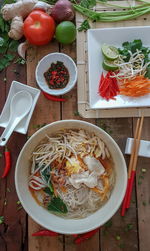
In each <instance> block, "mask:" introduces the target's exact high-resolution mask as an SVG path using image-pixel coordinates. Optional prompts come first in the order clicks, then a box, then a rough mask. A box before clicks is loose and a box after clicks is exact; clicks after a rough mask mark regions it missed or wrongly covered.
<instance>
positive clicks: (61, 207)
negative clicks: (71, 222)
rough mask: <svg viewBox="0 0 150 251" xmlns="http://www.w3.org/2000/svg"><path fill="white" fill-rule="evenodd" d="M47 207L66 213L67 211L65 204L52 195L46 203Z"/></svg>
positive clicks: (53, 210) (50, 209)
mask: <svg viewBox="0 0 150 251" xmlns="http://www.w3.org/2000/svg"><path fill="white" fill-rule="evenodd" d="M47 209H48V210H49V211H52V212H57V213H62V214H66V213H67V212H68V209H67V206H66V204H65V203H64V202H63V200H62V199H60V198H59V197H53V198H52V199H51V201H50V202H49V204H48V207H47Z"/></svg>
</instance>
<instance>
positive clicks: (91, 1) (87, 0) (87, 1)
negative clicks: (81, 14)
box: [80, 0, 96, 9]
mask: <svg viewBox="0 0 150 251" xmlns="http://www.w3.org/2000/svg"><path fill="white" fill-rule="evenodd" d="M80 5H81V6H82V7H84V8H88V9H89V8H93V7H94V6H95V5H96V0H81V1H80Z"/></svg>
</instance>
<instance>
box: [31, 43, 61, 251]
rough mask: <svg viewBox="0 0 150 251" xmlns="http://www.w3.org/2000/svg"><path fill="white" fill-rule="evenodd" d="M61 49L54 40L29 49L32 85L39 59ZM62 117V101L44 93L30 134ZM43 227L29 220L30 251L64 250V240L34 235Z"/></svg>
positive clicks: (34, 85)
mask: <svg viewBox="0 0 150 251" xmlns="http://www.w3.org/2000/svg"><path fill="white" fill-rule="evenodd" d="M55 51H59V47H58V44H57V43H56V42H52V43H51V44H49V45H46V46H42V47H38V48H36V47H33V48H30V50H29V51H28V57H27V83H28V85H30V86H32V87H37V85H36V81H35V68H36V65H37V63H38V61H39V60H40V59H41V58H42V57H43V56H45V55H46V54H48V53H51V52H55ZM59 119H60V103H59V102H53V101H50V100H47V99H46V98H45V97H44V96H43V95H42V94H41V95H40V98H39V100H38V104H37V105H36V108H35V111H34V114H33V116H32V120H31V123H30V127H29V135H32V134H33V133H34V132H35V131H36V130H37V129H38V128H39V127H41V126H42V125H43V124H48V123H51V122H53V121H55V120H59ZM39 229H42V228H41V227H40V226H39V225H38V224H36V223H35V222H34V221H33V220H32V219H31V218H29V220H28V238H29V243H28V249H29V251H35V250H38V251H46V250H48V249H50V250H51V251H62V250H63V240H62V237H59V239H61V240H62V241H61V242H60V241H58V238H57V237H52V238H51V237H32V233H34V232H36V231H38V230H39Z"/></svg>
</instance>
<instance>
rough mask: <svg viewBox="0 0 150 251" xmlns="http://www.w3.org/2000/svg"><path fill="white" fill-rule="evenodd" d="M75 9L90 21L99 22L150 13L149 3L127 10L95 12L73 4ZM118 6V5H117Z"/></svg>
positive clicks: (126, 18)
mask: <svg viewBox="0 0 150 251" xmlns="http://www.w3.org/2000/svg"><path fill="white" fill-rule="evenodd" d="M73 6H74V8H75V10H76V11H78V12H80V13H81V14H83V15H84V16H86V17H88V18H89V19H91V20H92V21H100V22H117V21H123V20H131V19H134V18H137V17H139V16H142V15H145V14H148V13H150V3H147V4H145V3H144V4H141V5H140V6H139V7H138V8H137V7H136V6H135V7H130V9H128V10H120V11H115V12H112V11H107V12H95V11H93V10H92V9H88V8H84V7H82V6H81V5H79V4H74V5H73ZM118 7H119V6H118Z"/></svg>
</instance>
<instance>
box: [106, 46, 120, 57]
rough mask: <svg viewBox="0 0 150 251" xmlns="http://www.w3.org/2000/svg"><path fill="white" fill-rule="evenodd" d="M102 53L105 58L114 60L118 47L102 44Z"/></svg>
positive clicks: (117, 53)
mask: <svg viewBox="0 0 150 251" xmlns="http://www.w3.org/2000/svg"><path fill="white" fill-rule="evenodd" d="M102 53H103V55H104V57H105V58H106V59H109V60H115V59H117V58H118V55H119V52H118V49H117V48H116V47H114V46H111V45H108V44H103V45H102Z"/></svg>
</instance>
